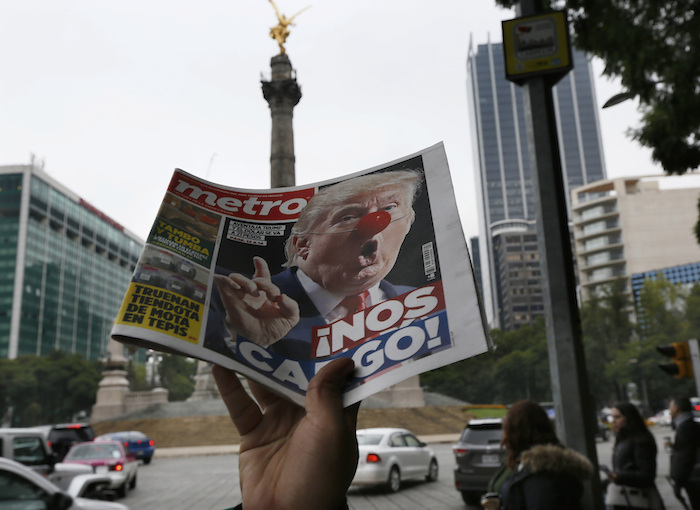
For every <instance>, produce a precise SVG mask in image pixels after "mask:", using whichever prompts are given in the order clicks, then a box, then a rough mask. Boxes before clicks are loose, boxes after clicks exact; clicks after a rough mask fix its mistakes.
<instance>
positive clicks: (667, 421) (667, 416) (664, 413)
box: [647, 409, 673, 427]
mask: <svg viewBox="0 0 700 510" xmlns="http://www.w3.org/2000/svg"><path fill="white" fill-rule="evenodd" d="M647 420H648V421H649V422H650V423H652V424H654V425H662V426H664V427H670V426H671V422H672V421H673V420H672V419H671V411H669V410H668V409H663V410H661V411H659V412H658V413H656V414H655V415H654V416H650V417H649V418H648V419H647Z"/></svg>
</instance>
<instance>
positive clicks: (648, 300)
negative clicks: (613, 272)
mask: <svg viewBox="0 0 700 510" xmlns="http://www.w3.org/2000/svg"><path fill="white" fill-rule="evenodd" d="M687 296H688V291H687V290H686V289H685V288H684V287H683V286H682V285H680V284H673V283H671V282H669V281H668V280H667V279H666V277H664V275H663V274H662V273H658V274H657V275H656V279H646V280H644V284H643V285H642V289H641V291H640V292H639V301H640V306H639V307H638V309H637V320H638V322H639V323H640V326H641V335H642V336H644V337H649V336H654V335H660V336H662V337H667V338H676V339H678V338H679V337H680V336H681V333H682V332H683V331H684V330H686V329H687V326H686V325H685V324H684V320H685V311H686V298H687ZM674 341H675V340H674Z"/></svg>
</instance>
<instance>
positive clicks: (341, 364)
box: [306, 358, 355, 416]
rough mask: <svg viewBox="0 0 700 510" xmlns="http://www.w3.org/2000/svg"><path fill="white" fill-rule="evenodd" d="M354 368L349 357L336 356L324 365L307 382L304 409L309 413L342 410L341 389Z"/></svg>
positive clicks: (331, 412) (322, 413)
mask: <svg viewBox="0 0 700 510" xmlns="http://www.w3.org/2000/svg"><path fill="white" fill-rule="evenodd" d="M354 369H355V362H354V361H353V360H352V359H351V358H338V359H335V360H333V361H331V362H330V363H329V364H328V365H325V366H324V367H323V368H322V369H321V370H320V371H319V372H318V374H316V375H315V376H314V377H312V378H311V382H309V387H308V389H307V391H306V410H307V412H308V413H309V414H312V413H319V414H321V415H326V416H327V414H328V413H330V414H332V415H335V414H336V413H338V412H342V411H343V389H344V388H345V384H346V381H347V378H348V377H349V376H350V375H351V374H352V372H353V370H354Z"/></svg>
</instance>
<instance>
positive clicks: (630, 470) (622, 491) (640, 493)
mask: <svg viewBox="0 0 700 510" xmlns="http://www.w3.org/2000/svg"><path fill="white" fill-rule="evenodd" d="M612 419H613V431H614V432H615V445H614V447H613V455H612V465H613V469H612V471H610V472H608V473H607V475H608V480H609V482H610V483H609V485H608V487H607V491H606V498H605V501H606V505H607V506H608V508H610V509H614V510H618V509H620V510H622V509H627V508H635V507H637V508H654V509H660V508H663V503H662V502H661V497H660V496H659V492H658V490H657V489H656V485H655V484H654V479H655V478H656V453H657V448H656V440H655V439H654V436H653V435H652V434H651V432H649V429H648V428H647V426H646V424H645V423H644V418H642V415H641V414H639V411H638V410H637V408H636V407H635V406H634V405H633V404H631V403H629V402H618V403H617V404H615V405H614V406H613V408H612Z"/></svg>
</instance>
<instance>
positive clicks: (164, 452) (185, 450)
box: [154, 434, 459, 459]
mask: <svg viewBox="0 0 700 510" xmlns="http://www.w3.org/2000/svg"><path fill="white" fill-rule="evenodd" d="M418 439H420V440H421V441H423V442H424V443H456V442H457V441H458V440H459V434H438V435H433V436H418ZM239 449H240V445H237V444H227V445H208V446H174V447H171V448H156V451H155V454H154V457H155V458H158V459H161V458H173V457H194V456H198V455H232V454H237V453H238V452H239Z"/></svg>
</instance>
